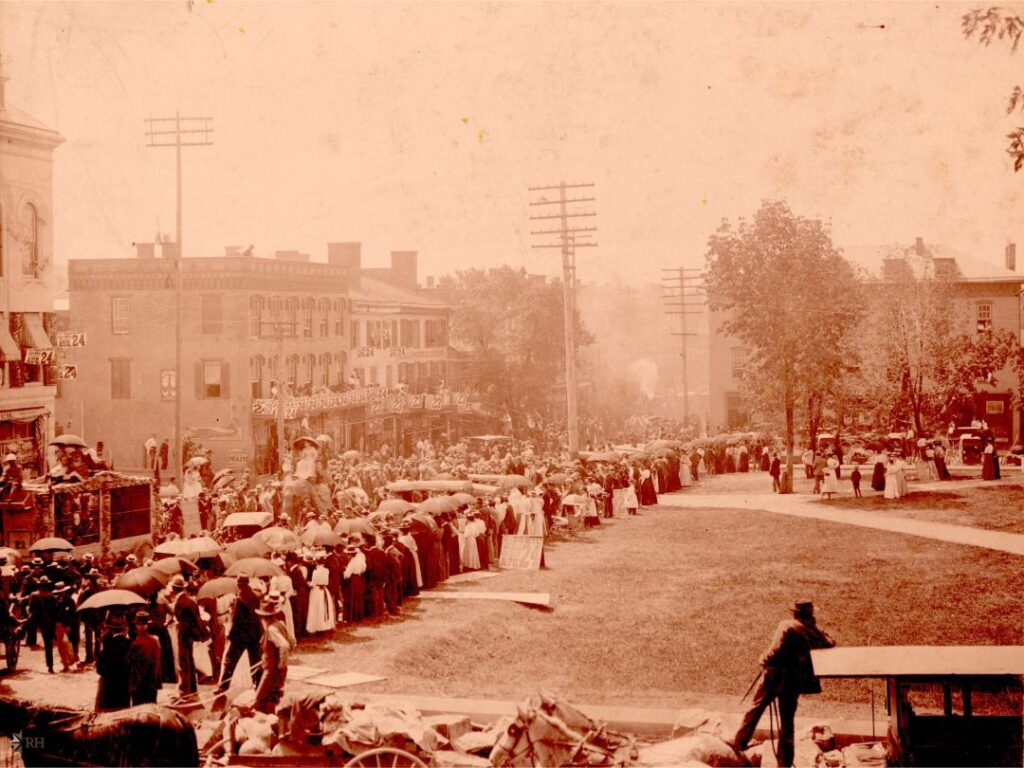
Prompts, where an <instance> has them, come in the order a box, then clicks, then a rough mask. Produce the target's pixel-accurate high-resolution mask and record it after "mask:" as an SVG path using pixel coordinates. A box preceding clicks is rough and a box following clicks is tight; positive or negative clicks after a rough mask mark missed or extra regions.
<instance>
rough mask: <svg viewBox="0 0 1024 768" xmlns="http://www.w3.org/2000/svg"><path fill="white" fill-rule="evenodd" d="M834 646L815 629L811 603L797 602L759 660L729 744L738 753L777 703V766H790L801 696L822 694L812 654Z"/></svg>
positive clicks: (820, 630) (829, 639)
mask: <svg viewBox="0 0 1024 768" xmlns="http://www.w3.org/2000/svg"><path fill="white" fill-rule="evenodd" d="M835 644H836V643H835V640H833V639H832V638H831V637H829V636H828V634H827V633H826V632H825V631H824V630H823V629H821V628H819V627H818V625H817V622H816V621H815V618H814V603H812V602H811V601H810V600H797V601H796V602H795V603H794V604H793V618H792V619H787V620H785V621H782V622H780V623H779V626H778V628H777V629H776V630H775V637H774V638H773V640H772V644H771V647H770V648H769V649H768V650H767V651H766V652H765V653H764V655H763V656H762V657H761V667H762V668H763V671H762V673H761V675H762V676H761V678H760V681H761V682H760V685H759V686H758V688H757V691H756V693H754V702H753V705H752V706H751V707H750V709H749V710H748V711H747V714H746V715H745V716H744V717H743V723H742V724H741V725H740V728H739V730H738V731H737V732H736V736H735V738H734V739H733V742H732V744H733V748H734V749H735V750H736V751H737V752H742V751H743V750H744V749H746V748H747V744H749V743H750V739H751V737H753V735H754V730H755V729H756V728H757V723H758V721H759V720H760V719H761V716H762V715H763V714H764V711H765V710H766V709H768V707H769V706H770V705H771V703H772V702H773V701H775V700H778V702H779V765H781V766H791V765H793V753H794V744H793V738H794V722H793V721H794V717H795V715H796V706H797V702H798V701H799V699H800V694H802V693H808V694H813V693H821V684H820V683H819V682H818V678H817V677H815V676H814V667H813V666H812V665H811V650H812V649H814V648H832V647H833V646H835Z"/></svg>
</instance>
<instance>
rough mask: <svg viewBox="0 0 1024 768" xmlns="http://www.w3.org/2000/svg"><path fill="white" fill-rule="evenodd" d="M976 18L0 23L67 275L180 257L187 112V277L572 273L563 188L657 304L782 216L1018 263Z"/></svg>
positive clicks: (128, 13) (609, 252)
mask: <svg viewBox="0 0 1024 768" xmlns="http://www.w3.org/2000/svg"><path fill="white" fill-rule="evenodd" d="M970 7H971V6H970V5H956V4H933V3H927V2H913V3H903V4H882V3H843V4H825V3H799V4H772V3H749V4H748V3H722V4H690V3H685V4H684V3H680V4H672V3H651V4H647V3H640V2H630V3H525V2H523V3H501V4H484V3H454V2H448V3H425V2H424V3H416V4H411V5H404V4H399V3H341V2H338V3H330V2H319V3H303V2H289V3H270V2H238V3H235V2H227V1H226V0H214V2H207V0H197V1H196V2H195V3H194V4H190V3H189V2H187V1H186V0H175V1H174V2H150V3H136V2H132V3H88V2H63V3H60V2H46V3H30V2H3V3H0V52H2V55H3V57H4V61H5V62H6V69H7V73H8V75H9V76H10V78H11V80H10V82H9V84H8V88H7V94H8V102H9V103H11V104H12V105H14V106H16V107H18V108H19V109H22V110H24V111H26V112H28V113H29V114H31V115H33V116H34V117H36V118H37V119H39V120H41V121H43V122H45V123H46V124H48V125H50V126H52V127H54V128H56V129H57V130H59V131H60V132H61V133H62V134H63V135H64V136H65V137H66V138H67V143H66V144H65V145H63V146H62V147H61V148H59V149H58V150H57V154H56V172H55V182H54V183H55V190H56V197H55V213H54V226H55V237H56V249H57V254H58V258H62V259H68V258H86V257H100V256H121V255H129V254H130V253H131V252H132V251H131V247H130V245H131V243H132V242H133V241H136V240H140V241H151V240H152V239H153V237H154V235H155V234H156V231H157V227H158V226H159V227H160V229H161V230H162V231H163V232H164V233H171V234H173V231H174V154H173V150H168V149H149V148H146V147H145V146H144V137H143V132H144V125H143V119H144V118H146V117H148V116H151V115H152V116H167V115H173V114H174V112H175V111H176V110H180V111H181V113H182V114H183V115H189V116H191V115H203V116H212V117H213V125H214V141H215V145H214V146H212V147H203V148H198V149H192V150H187V151H186V156H185V206H184V217H185V235H184V238H183V239H184V242H185V253H186V255H188V256H199V255H220V254H222V253H223V247H224V246H225V245H240V246H243V247H244V246H247V245H249V244H254V245H255V252H256V254H257V255H270V254H272V252H273V251H275V250H278V249H298V250H301V251H303V252H308V253H310V254H312V256H313V258H314V260H322V259H324V258H326V256H325V254H326V246H325V243H327V242H328V241H336V240H359V241H361V242H362V243H363V263H364V265H367V266H377V265H384V264H385V263H386V260H387V253H388V252H389V251H390V250H400V249H415V250H418V251H419V252H420V254H421V257H420V258H421V275H428V274H433V275H438V274H442V273H444V272H447V271H450V270H452V269H461V268H466V267H469V266H473V265H494V264H497V263H502V262H508V263H511V264H515V265H520V264H522V265H525V266H526V267H527V268H528V269H529V270H530V271H534V272H547V273H549V274H554V273H555V272H557V271H558V269H559V263H558V257H557V252H555V251H538V250H531V249H530V247H529V246H530V242H531V239H530V237H529V234H528V232H529V228H530V227H529V222H528V221H527V216H528V213H529V211H528V208H527V205H526V203H527V199H528V197H527V191H526V188H527V186H529V185H530V184H547V183H553V182H557V181H558V180H559V179H565V180H567V181H593V182H595V183H596V184H597V188H596V195H597V198H598V201H597V203H596V204H595V206H594V207H595V210H596V211H597V213H598V217H597V226H598V228H599V232H598V234H597V238H596V239H597V241H598V242H599V245H600V247H598V248H595V249H589V250H581V251H580V255H579V275H580V277H581V279H583V280H588V281H589V280H598V281H604V280H620V281H630V282H640V281H650V280H657V279H659V277H660V272H659V270H660V268H661V267H663V266H675V265H678V264H680V263H682V264H687V265H693V266H697V265H700V264H701V263H702V262H703V253H704V250H705V243H706V240H707V236H708V234H709V233H711V232H712V231H713V230H714V229H715V228H716V227H717V225H718V223H719V221H720V220H721V219H722V217H730V218H736V217H740V216H744V215H749V214H751V213H752V212H753V211H754V210H755V209H756V208H757V206H758V204H759V201H760V200H761V199H763V198H766V197H773V198H774V197H782V198H785V199H786V200H788V201H789V203H790V205H791V207H792V208H793V209H794V210H795V211H796V212H797V213H800V214H803V215H807V216H812V217H821V218H825V219H830V220H831V222H832V225H833V231H834V237H835V240H836V242H837V244H839V245H840V246H843V245H846V246H854V245H857V246H859V245H864V244H871V243H884V242H892V241H904V242H905V241H912V240H913V238H914V237H916V236H922V237H924V238H925V239H926V240H927V241H935V242H942V243H945V244H947V245H949V246H951V247H954V248H958V249H961V250H964V251H966V252H967V253H969V254H971V255H972V256H973V257H975V258H978V259H983V260H987V261H990V262H992V263H993V264H998V263H1000V262H1001V260H1002V252H1003V247H1004V245H1005V243H1006V242H1008V241H1011V240H1017V241H1020V242H1024V225H1022V213H1024V196H1022V195H1021V192H1020V190H1021V189H1022V188H1024V174H1018V175H1016V176H1015V175H1014V174H1013V172H1012V167H1011V164H1010V159H1009V158H1008V156H1007V155H1006V154H1005V152H1004V147H1005V143H1006V142H1005V138H1004V137H1005V134H1006V133H1007V132H1008V131H1009V130H1010V129H1011V128H1012V127H1013V126H1014V122H1013V120H1012V119H1010V118H1007V117H1006V116H1005V113H1004V107H1005V103H1006V99H1007V96H1008V94H1009V91H1010V89H1011V88H1012V86H1013V85H1014V84H1015V83H1016V82H1021V83H1022V84H1024V66H1022V65H1024V51H1022V52H1021V53H1019V54H1018V55H1017V57H1016V58H1015V57H1014V55H1013V54H1011V53H1010V52H1009V50H1008V48H1007V47H1003V46H996V45H994V46H993V47H992V48H990V49H987V50H986V49H983V48H981V47H980V46H978V44H977V43H975V42H973V41H972V42H965V41H964V40H963V38H962V36H961V33H960V15H961V14H962V13H963V12H964V11H965V10H967V9H968V8H970ZM883 25H884V26H883ZM1015 76H1019V77H1016V78H1015ZM1021 119H1022V120H1024V118H1021ZM0 172H2V169H0Z"/></svg>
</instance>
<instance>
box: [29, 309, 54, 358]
mask: <svg viewBox="0 0 1024 768" xmlns="http://www.w3.org/2000/svg"><path fill="white" fill-rule="evenodd" d="M24 320H25V341H26V342H27V343H28V345H29V346H30V347H35V348H36V349H53V342H52V341H50V337H49V336H47V335H46V331H45V330H44V329H43V316H42V315H40V314H37V313H36V314H26V315H25V316H24Z"/></svg>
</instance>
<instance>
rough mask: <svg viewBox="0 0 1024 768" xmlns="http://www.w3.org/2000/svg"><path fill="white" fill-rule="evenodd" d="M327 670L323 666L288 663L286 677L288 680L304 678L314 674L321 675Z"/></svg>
mask: <svg viewBox="0 0 1024 768" xmlns="http://www.w3.org/2000/svg"><path fill="white" fill-rule="evenodd" d="M326 671H327V670H326V669H324V668H323V667H307V666H306V665H305V664H289V665H288V679H290V680H305V679H306V678H309V677H314V676H316V675H322V674H324V673H325V672H326Z"/></svg>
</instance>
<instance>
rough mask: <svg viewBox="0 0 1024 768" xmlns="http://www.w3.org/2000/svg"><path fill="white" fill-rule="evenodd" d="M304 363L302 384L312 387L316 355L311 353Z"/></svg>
mask: <svg viewBox="0 0 1024 768" xmlns="http://www.w3.org/2000/svg"><path fill="white" fill-rule="evenodd" d="M304 363H305V364H304V366H303V377H302V383H303V384H309V385H312V384H313V370H314V369H315V368H316V355H314V354H313V353H312V352H311V353H309V354H308V355H306V359H305V361H304Z"/></svg>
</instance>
